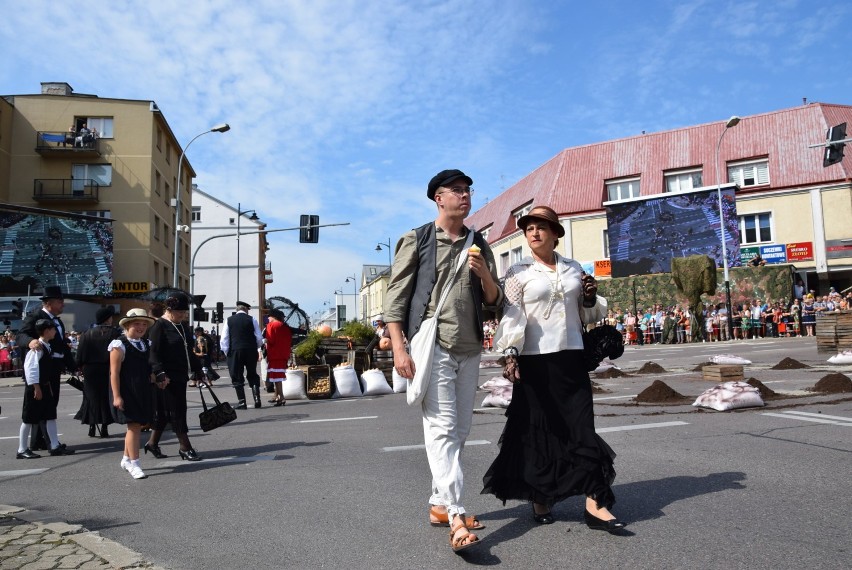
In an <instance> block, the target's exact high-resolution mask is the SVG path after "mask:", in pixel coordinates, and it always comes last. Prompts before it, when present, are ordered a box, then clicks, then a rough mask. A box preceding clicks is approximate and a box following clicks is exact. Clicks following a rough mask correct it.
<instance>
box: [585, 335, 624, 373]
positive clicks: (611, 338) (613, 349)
mask: <svg viewBox="0 0 852 570" xmlns="http://www.w3.org/2000/svg"><path fill="white" fill-rule="evenodd" d="M622 354H624V341H623V340H622V337H621V333H620V332H618V330H616V328H615V327H613V326H611V325H601V326H598V327H595V328H593V329H592V330H590V331H583V359H584V360H585V362H586V370H587V371H589V372H591V371H592V370H594V369H595V368H597V367H598V365H600V363H601V361H602V360H603V359H604V358H609V359H615V358H618V357H619V356H621V355H622Z"/></svg>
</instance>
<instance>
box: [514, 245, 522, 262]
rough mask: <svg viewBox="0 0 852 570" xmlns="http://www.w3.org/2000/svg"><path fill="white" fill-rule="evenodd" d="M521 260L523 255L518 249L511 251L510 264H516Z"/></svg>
mask: <svg viewBox="0 0 852 570" xmlns="http://www.w3.org/2000/svg"><path fill="white" fill-rule="evenodd" d="M522 258H523V254H522V251H521V248H520V247H516V248H515V249H513V250H512V263H513V264H514V263H517V262H519V261H520V260H521V259H522Z"/></svg>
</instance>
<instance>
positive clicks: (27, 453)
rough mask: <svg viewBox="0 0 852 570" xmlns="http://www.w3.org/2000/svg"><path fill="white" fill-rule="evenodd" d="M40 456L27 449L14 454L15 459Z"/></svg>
mask: <svg viewBox="0 0 852 570" xmlns="http://www.w3.org/2000/svg"><path fill="white" fill-rule="evenodd" d="M39 457H41V455H39V454H38V453H33V452H32V451H30V450H29V449H25V450H23V451H22V452H20V453H18V454H16V455H15V459H38V458H39Z"/></svg>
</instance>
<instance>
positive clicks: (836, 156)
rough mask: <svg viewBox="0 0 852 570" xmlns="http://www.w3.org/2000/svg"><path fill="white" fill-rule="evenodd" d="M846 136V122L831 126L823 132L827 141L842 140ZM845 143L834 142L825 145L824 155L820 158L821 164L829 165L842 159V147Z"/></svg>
mask: <svg viewBox="0 0 852 570" xmlns="http://www.w3.org/2000/svg"><path fill="white" fill-rule="evenodd" d="M845 138H846V123H840V124H839V125H837V126H836V127H831V128H830V129H828V132H827V133H826V134H825V139H826V140H827V141H828V142H834V141H842V140H843V139H845ZM844 146H846V143H835V144H830V145H828V146H826V147H825V156H824V158H823V159H822V165H823V166H824V167H825V166H831V165H832V164H837V163H838V162H840V161H841V160H843V147H844Z"/></svg>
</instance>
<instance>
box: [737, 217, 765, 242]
mask: <svg viewBox="0 0 852 570" xmlns="http://www.w3.org/2000/svg"><path fill="white" fill-rule="evenodd" d="M771 241H772V214H769V213H763V214H748V215H747V216H740V244H750V243H765V242H771Z"/></svg>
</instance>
